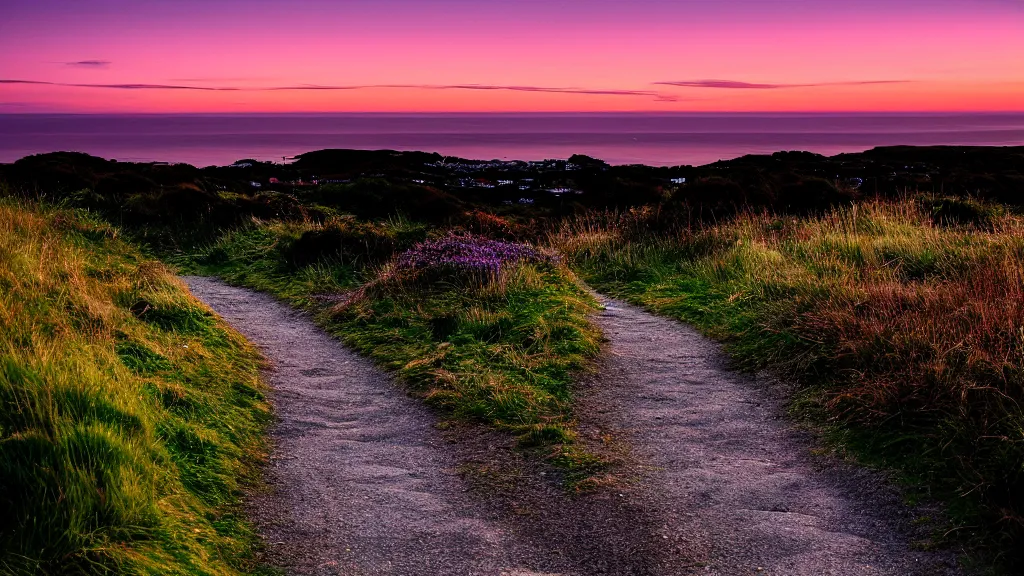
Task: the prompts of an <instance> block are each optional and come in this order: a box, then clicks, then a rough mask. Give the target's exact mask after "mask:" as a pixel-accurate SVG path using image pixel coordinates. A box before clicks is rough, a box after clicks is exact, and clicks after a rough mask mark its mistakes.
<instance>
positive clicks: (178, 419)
mask: <svg viewBox="0 0 1024 576" xmlns="http://www.w3.org/2000/svg"><path fill="white" fill-rule="evenodd" d="M0 326H2V329H0V573H3V574H63V573H67V574H72V573H73V574H190V575H193V574H211V575H231V574H240V573H250V572H253V571H258V569H259V567H258V566H257V563H256V562H255V560H254V558H253V550H254V547H255V546H256V545H257V544H258V541H257V538H256V536H255V534H254V533H253V532H252V531H251V529H250V528H249V527H248V526H247V525H246V523H245V522H244V521H243V520H242V519H240V517H239V515H238V513H239V508H238V506H239V494H240V487H241V486H242V484H244V483H246V482H249V481H253V480H255V474H256V469H255V466H256V464H257V463H258V462H259V460H260V458H261V455H262V449H263V445H262V432H263V428H264V424H265V423H266V422H267V420H268V411H267V406H266V404H265V403H264V402H263V398H262V395H261V384H260V381H259V374H258V367H259V365H260V362H261V360H260V357H259V355H258V354H257V352H256V351H255V350H254V349H252V348H251V347H249V346H248V345H247V344H246V343H245V342H244V341H243V340H242V338H241V337H240V336H238V335H237V334H235V333H234V332H232V331H230V330H229V329H228V328H227V327H226V326H224V325H222V324H221V323H220V322H218V321H217V320H216V319H215V318H214V317H213V315H212V314H211V313H210V312H209V311H208V310H207V309H206V308H205V307H204V306H202V305H201V304H200V303H198V302H197V301H195V300H193V299H192V298H191V296H190V295H189V294H188V291H187V290H186V289H185V288H184V287H183V286H182V285H181V284H180V282H179V281H178V280H177V279H175V278H174V276H173V275H172V274H171V273H170V272H169V271H168V270H167V269H166V268H165V267H164V266H163V265H162V264H159V263H156V262H153V261H150V260H148V259H145V258H143V257H142V256H140V254H139V253H138V252H137V251H136V250H135V249H134V248H132V247H131V246H130V245H128V244H127V243H125V242H122V241H121V240H120V239H118V233H117V231H116V230H115V229H113V228H110V227H109V226H107V225H105V224H102V223H100V222H98V221H93V220H91V219H90V218H88V217H87V216H85V215H82V214H76V213H71V212H67V211H58V210H51V209H43V208H39V207H35V206H28V205H18V204H15V203H12V202H3V203H0Z"/></svg>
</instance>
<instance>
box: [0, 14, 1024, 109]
mask: <svg viewBox="0 0 1024 576" xmlns="http://www.w3.org/2000/svg"><path fill="white" fill-rule="evenodd" d="M0 54H2V55H3V56H2V57H0V113H22V112H71V113H90V112H104V113H109V112H124V113H148V112H485V111H507V112H513V111H516V112H544V111H559V112H596V111H650V112H675V111H743V112H746V111H810V112H813V111H920V112H932V111H1024V0H928V1H925V0H884V1H883V0H628V1H616V2H613V1H611V0H505V1H491V0H480V1H469V0H335V1H329V0H290V1H286V0H277V1H271V0H245V1H242V0H132V1H126V0H0Z"/></svg>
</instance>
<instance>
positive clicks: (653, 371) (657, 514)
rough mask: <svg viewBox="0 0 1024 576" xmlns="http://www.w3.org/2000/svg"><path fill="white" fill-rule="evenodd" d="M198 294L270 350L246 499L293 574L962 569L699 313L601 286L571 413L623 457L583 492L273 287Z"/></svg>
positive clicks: (506, 575) (817, 575)
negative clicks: (920, 547)
mask: <svg viewBox="0 0 1024 576" xmlns="http://www.w3.org/2000/svg"><path fill="white" fill-rule="evenodd" d="M185 280H186V282H187V283H188V285H189V287H190V288H191V290H192V293H193V294H194V295H195V296H196V297H198V298H200V299H201V300H203V301H205V302H206V303H207V304H208V305H209V306H210V307H211V308H213V310H214V311H216V312H217V313H218V314H220V315H221V316H222V317H223V318H224V319H225V320H227V321H228V322H229V323H230V324H231V325H232V326H234V327H235V328H236V329H237V330H239V331H240V332H241V333H242V334H244V335H245V336H246V337H247V338H248V339H249V340H250V341H251V342H253V343H255V344H256V345H257V346H259V347H260V348H261V349H262V350H263V352H264V354H265V356H266V357H267V358H268V359H269V360H270V361H271V364H272V369H271V370H270V371H269V374H268V376H269V380H270V385H271V388H272V393H271V399H272V401H273V404H274V407H275V411H276V415H277V418H278V423H277V424H276V425H275V426H274V427H273V429H272V431H271V437H272V442H273V451H272V455H271V464H270V466H269V469H268V478H267V480H268V484H269V485H270V488H271V489H270V490H269V491H267V492H266V493H260V494H254V495H253V496H252V497H251V498H250V502H249V507H250V510H251V513H252V515H253V518H254V520H255V522H256V524H257V527H258V528H259V530H260V532H261V534H262V535H263V536H264V538H265V539H266V541H267V542H268V547H269V551H268V554H267V560H268V561H269V562H271V563H273V564H275V565H278V566H281V567H283V568H284V569H285V570H286V571H287V572H288V573H289V574H316V575H333V574H339V575H340V574H344V575H352V576H363V575H377V574H386V575H395V576H399V575H424V576H430V575H438V576H444V575H452V576H455V575H464V576H470V575H477V574H479V575H493V576H531V575H540V574H549V575H556V574H560V575H564V576H592V575H598V574H608V575H616V576H642V575H651V576H674V575H686V574H714V575H723V576H734V575H741V574H771V575H778V576H804V575H806V576H811V575H813V576H824V575H842V576H846V575H851V576H853V575H879V576H881V575H885V576H889V575H892V576H912V575H921V576H924V575H928V576H933V575H934V576H939V575H943V574H946V575H954V574H957V573H958V572H956V570H955V569H954V568H953V566H954V562H953V559H952V558H951V557H950V556H949V555H943V554H936V553H925V552H920V551H915V550H912V549H911V548H910V547H909V546H908V544H907V543H908V541H909V540H910V539H911V537H912V536H911V535H910V533H909V532H908V531H907V525H908V523H909V520H910V519H911V517H910V515H909V513H908V512H907V511H906V508H905V507H904V506H903V505H902V504H901V503H900V499H899V497H898V494H896V493H895V491H893V490H892V489H890V488H888V487H887V486H886V484H885V482H884V481H883V480H882V479H880V478H879V476H878V475H876V474H872V473H869V472H866V471H863V470H860V469H856V468H851V467H849V466H845V465H843V464H841V463H838V462H835V461H832V460H830V459H827V458H821V457H812V456H811V455H810V453H809V451H810V447H811V446H812V442H811V440H810V439H809V438H807V437H805V436H804V435H801V434H799V433H797V432H795V431H793V430H792V429H791V427H790V426H789V425H788V424H787V422H786V420H785V419H784V418H782V416H781V415H782V414H783V411H782V407H781V403H780V401H779V400H778V399H776V398H774V397H773V396H771V395H770V394H769V389H768V388H767V387H765V386H763V385H761V384H759V383H758V382H757V381H756V380H755V379H754V378H752V377H750V376H746V375H742V374H737V373H736V372H733V371H730V370H728V369H727V368H726V367H725V366H724V360H723V358H722V356H721V353H720V351H719V347H718V346H717V345H716V344H714V343H713V342H710V341H709V340H707V339H705V338H704V337H702V336H700V335H699V334H697V333H696V332H695V331H693V330H692V329H690V328H688V327H686V326H684V325H682V324H679V323H677V322H673V321H671V320H668V319H664V318H659V317H656V316H653V315H651V314H648V313H646V312H644V311H642V310H640V309H638V308H635V307H632V306H628V305H625V304H621V303H618V302H614V301H606V310H605V311H603V312H602V313H600V314H599V315H598V316H597V317H596V320H597V321H598V323H599V324H600V325H601V327H602V328H603V330H604V331H605V334H606V336H607V337H608V338H609V340H610V342H609V344H608V347H607V354H606V355H605V357H604V359H603V360H602V363H601V370H600V371H599V373H598V374H596V375H595V376H594V377H593V378H589V379H587V380H586V381H584V382H582V383H581V385H580V387H579V388H580V389H579V392H578V398H579V407H578V410H577V417H578V419H579V431H580V435H581V437H582V439H583V441H584V442H586V443H588V444H589V445H591V446H592V447H593V448H594V450H595V451H597V452H602V453H604V454H605V455H606V456H608V457H609V458H611V459H613V460H615V461H616V464H615V466H613V468H612V472H611V474H609V475H608V476H606V477H603V478H600V479H599V480H600V481H599V482H597V483H596V484H597V487H596V488H595V489H593V490H590V491H588V492H586V493H583V494H580V495H576V496H574V495H571V494H568V493H567V492H566V491H565V490H564V489H563V488H562V487H561V479H560V475H561V474H562V472H563V471H561V470H559V469H556V468H553V467H551V466H550V465H548V464H545V463H544V462H543V461H542V460H541V459H538V458H536V457H533V456H529V455H524V454H523V453H522V451H520V450H516V449H515V448H514V447H513V445H512V442H511V440H510V439H509V438H508V435H505V434H500V433H494V432H490V431H487V430H486V429H483V428H481V427H473V426H468V427H461V428H460V427H456V428H454V429H452V430H448V431H446V432H442V431H440V430H438V429H437V427H436V422H437V416H436V415H435V414H434V413H432V412H431V411H430V410H429V409H428V408H426V407H425V406H424V405H423V403H422V402H420V401H418V400H416V399H413V398H409V397H407V396H406V395H405V394H404V393H403V392H402V391H401V389H400V388H399V387H398V386H397V385H396V384H395V383H394V382H393V381H392V380H391V378H390V377H388V376H387V375H385V374H383V373H382V372H380V371H379V370H378V369H376V368H375V367H374V366H373V365H372V364H371V363H370V362H369V361H368V360H366V359H364V358H361V357H359V356H357V355H356V354H354V353H353V352H350V351H349V350H347V349H346V348H345V347H344V346H342V345H341V344H340V343H339V342H337V341H336V340H334V339H332V338H331V337H329V336H328V335H327V334H325V333H324V332H323V331H321V330H319V329H318V328H316V327H315V326H314V325H313V323H312V322H311V321H310V320H309V319H308V318H306V317H305V316H303V315H302V314H300V313H298V312H295V311H293V310H292V309H291V308H289V307H288V306H286V305H284V304H281V303H279V302H277V301H275V300H274V299H273V298H271V297H269V296H267V295H264V294H259V293H256V292H252V291H249V290H245V289H241V288H233V287H229V286H226V285H224V284H222V283H220V282H218V281H216V280H213V279H209V278H198V277H189V278H185Z"/></svg>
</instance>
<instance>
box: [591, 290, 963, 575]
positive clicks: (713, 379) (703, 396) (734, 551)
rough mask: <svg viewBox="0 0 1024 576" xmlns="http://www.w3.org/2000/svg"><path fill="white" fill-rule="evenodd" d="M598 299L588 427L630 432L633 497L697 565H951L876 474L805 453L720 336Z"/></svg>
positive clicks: (900, 571)
mask: <svg viewBox="0 0 1024 576" xmlns="http://www.w3.org/2000/svg"><path fill="white" fill-rule="evenodd" d="M604 303H605V306H606V309H605V311H604V312H602V313H601V314H600V315H599V317H598V322H599V323H600V325H601V327H602V329H603V330H604V331H605V335H606V337H607V338H608V339H609V340H610V344H609V348H608V356H607V357H606V360H605V362H604V366H603V369H602V370H601V371H600V375H599V376H598V377H597V378H596V379H595V380H594V382H592V383H591V385H590V386H589V387H588V389H587V391H586V393H585V394H584V396H586V400H584V411H585V412H587V413H589V414H590V415H591V417H590V419H589V420H590V421H589V423H588V422H587V418H584V423H583V426H584V427H589V428H594V429H600V428H603V429H604V430H603V432H604V433H607V432H612V433H613V435H615V436H617V437H620V438H623V439H625V440H626V441H627V442H628V443H629V445H630V446H631V447H632V449H631V460H633V461H634V463H635V464H634V465H636V466H638V467H640V468H641V469H646V471H645V472H643V471H642V472H641V480H640V482H639V483H638V484H637V486H636V492H635V494H634V498H637V499H641V500H646V501H647V502H648V505H647V506H646V508H647V509H648V510H650V511H651V513H652V514H655V515H657V518H658V520H657V523H658V524H660V525H661V527H662V532H663V535H664V536H665V537H666V539H668V540H678V541H679V542H681V543H682V547H683V548H685V549H687V550H689V551H690V553H691V554H694V555H695V556H696V557H697V558H702V562H701V563H703V564H704V566H703V568H702V569H701V570H699V571H698V573H703V574H720V575H728V576H731V575H736V574H772V575H779V576H805V575H806V576H821V575H837V576H839V575H842V576H846V575H893V576H897V575H898V576H904V575H922V576H924V575H929V576H934V575H941V574H957V573H958V572H957V571H956V570H955V561H954V559H953V558H952V557H951V556H950V555H949V554H937V553H928V552H921V551H917V550H914V549H912V548H913V547H911V546H909V545H908V541H909V540H910V539H911V538H913V536H911V535H910V534H909V533H908V525H909V520H911V519H912V517H911V516H910V515H909V512H908V511H907V509H906V507H905V506H903V505H902V504H901V502H900V498H899V496H898V494H897V493H896V492H895V491H894V490H892V489H891V488H890V487H887V486H886V485H885V482H884V481H883V480H882V479H881V478H880V477H879V475H877V474H873V473H870V472H867V471H865V470H861V469H857V468H854V467H851V466H848V465H844V464H842V463H840V462H836V461H835V460H833V459H829V458H822V457H815V456H812V455H811V454H810V448H811V446H812V442H811V439H810V438H808V437H806V436H805V435H802V434H799V433H797V432H796V431H794V430H793V429H792V426H791V425H790V424H789V423H788V422H787V421H786V419H785V418H784V417H783V414H784V412H783V407H782V405H781V402H779V400H778V399H776V398H773V397H772V395H771V394H770V393H769V389H768V388H767V387H766V386H765V385H764V383H759V382H757V381H756V379H755V378H754V377H753V376H750V375H745V374H740V373H737V372H735V371H731V370H729V369H728V368H727V367H726V366H725V358H724V357H723V355H722V353H721V351H720V347H719V346H718V345H717V344H715V343H714V342H711V341H709V340H708V339H707V338H705V337H703V336H701V335H700V334H699V333H697V332H696V331H695V330H693V329H692V328H689V327H687V326H684V325H682V324H680V323H677V322H674V321H672V320H668V319H665V318H660V317H657V316H654V315H651V314H649V313H647V312H644V311H643V310H640V309H638V308H636V307H633V306H630V305H627V304H623V303H620V302H616V301H611V300H605V301H604ZM584 432H585V433H586V432H587V431H586V430H585V431H584ZM589 432H590V434H591V435H593V434H594V431H593V430H590V431H589ZM918 536H921V535H918ZM666 573H671V572H666Z"/></svg>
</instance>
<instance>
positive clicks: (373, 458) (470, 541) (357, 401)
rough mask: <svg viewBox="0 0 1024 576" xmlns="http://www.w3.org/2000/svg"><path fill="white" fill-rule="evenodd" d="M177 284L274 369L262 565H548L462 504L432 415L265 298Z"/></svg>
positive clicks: (369, 571) (202, 281)
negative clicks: (274, 421) (265, 556)
mask: <svg viewBox="0 0 1024 576" xmlns="http://www.w3.org/2000/svg"><path fill="white" fill-rule="evenodd" d="M185 280H186V282H187V283H188V285H189V287H190V288H191V290H192V293H193V294H194V295H195V296H196V297H198V298H199V299H201V300H203V301H204V302H206V303H207V304H208V305H209V306H210V307H211V308H213V310H214V311H216V312H217V313H218V314H219V315H221V316H222V317H223V318H224V319H225V320H227V321H228V322H229V323H230V324H231V325H232V326H234V327H235V328H236V329H237V330H239V331H240V332H241V333H242V334H244V335H245V336H246V337H247V338H248V339H249V340H250V341H252V342H253V343H255V344H256V345H257V346H259V347H260V348H261V349H262V350H263V352H264V354H265V355H266V356H267V357H268V358H269V359H270V361H271V363H272V364H273V370H272V371H271V372H270V384H271V386H272V389H273V392H272V400H273V403H274V407H275V410H276V413H277V417H278V420H279V423H278V424H277V425H276V426H275V427H274V429H273V430H272V439H273V443H274V450H273V455H272V457H271V466H270V468H269V478H268V481H269V484H270V486H271V488H272V490H271V491H270V492H269V493H267V494H262V495H259V494H258V495H255V496H254V499H253V501H251V502H250V503H249V504H250V508H251V510H252V513H253V515H254V517H255V521H256V523H257V526H258V527H259V529H260V531H261V533H262V534H263V536H264V537H265V538H266V541H267V542H268V545H269V549H270V550H269V560H270V561H271V562H273V563H275V564H277V565H279V566H282V567H283V568H285V569H287V570H288V571H289V573H294V574H344V575H364V574H365V575H376V574H388V575H433V574H437V575H453V576H454V575H460V576H466V575H473V574H481V575H497V574H509V575H516V576H525V575H529V574H536V573H538V572H543V571H546V570H538V567H540V568H545V567H546V566H547V565H551V564H555V563H557V562H556V560H549V559H546V558H544V557H543V556H544V555H543V554H542V553H540V552H539V551H538V550H537V549H536V548H534V547H532V546H529V545H525V544H521V543H519V542H517V541H515V540H514V539H513V538H512V536H511V535H510V533H509V530H508V529H507V527H505V526H504V525H503V524H502V522H500V521H499V520H498V519H496V518H495V515H494V514H493V513H492V512H491V511H489V510H488V509H487V508H486V507H484V506H481V505H480V504H479V503H477V502H475V501H474V500H473V499H472V497H471V495H470V494H468V493H467V492H468V487H467V486H466V484H465V483H464V482H463V480H462V478H460V477H459V476H458V475H457V473H456V468H457V466H458V461H456V459H455V458H454V456H453V455H452V451H451V450H450V449H448V447H447V446H446V442H445V440H444V438H442V436H441V434H440V433H439V432H438V431H437V430H436V429H435V427H434V424H435V423H436V418H435V416H434V415H433V414H431V413H430V411H429V410H428V409H426V408H425V407H424V406H423V405H422V403H421V402H419V401H417V400H415V399H412V398H408V397H407V396H406V395H405V394H404V393H403V392H401V390H400V389H399V388H398V387H397V386H395V384H394V383H393V382H392V381H391V380H390V379H389V378H388V377H387V376H386V375H384V374H382V373H381V372H380V371H379V370H377V369H376V368H375V367H374V366H373V365H372V364H371V363H370V362H369V361H367V360H365V359H363V358H360V357H359V356H357V355H355V354H354V353H352V352H350V351H348V350H347V349H345V348H344V347H343V346H342V345H341V344H339V343H338V342H337V341H336V340H334V339H332V338H331V337H330V336H328V335H327V334H325V333H324V332H322V331H321V330H319V329H317V328H316V327H315V326H314V325H313V323H312V322H311V321H310V320H309V319H307V318H305V317H303V316H302V315H300V314H299V313H297V312H295V311H293V310H291V309H290V308H288V307H287V306H285V305H284V304H281V303H278V302H276V301H274V300H273V299H272V298H271V297H269V296H266V295H263V294H258V293H255V292H252V291H249V290H244V289H241V288H233V287H229V286H226V285H224V284H222V283H220V282H217V281H215V280H212V279H208V278H197V277H190V278H185Z"/></svg>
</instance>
